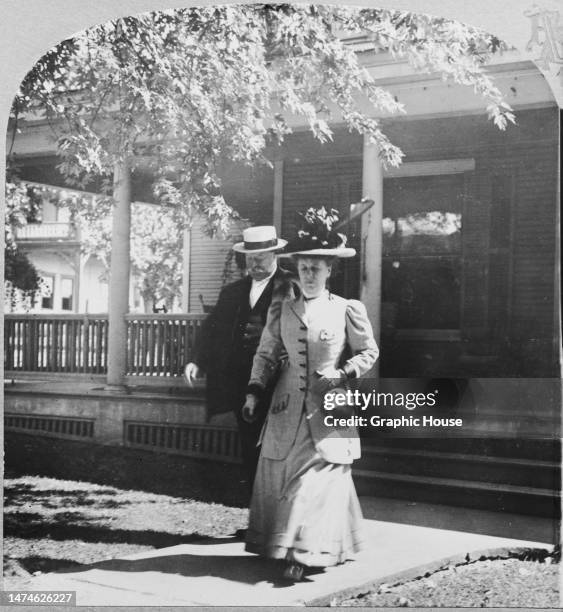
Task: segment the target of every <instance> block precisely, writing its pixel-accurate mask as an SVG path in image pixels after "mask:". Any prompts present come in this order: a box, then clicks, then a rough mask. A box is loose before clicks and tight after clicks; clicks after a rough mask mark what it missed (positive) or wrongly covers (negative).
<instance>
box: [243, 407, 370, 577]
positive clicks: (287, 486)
mask: <svg viewBox="0 0 563 612" xmlns="http://www.w3.org/2000/svg"><path fill="white" fill-rule="evenodd" d="M362 521H363V518H362V511H361V508H360V503H359V501H358V496H357V494H356V489H355V488H354V483H353V481H352V471H351V465H349V464H348V465H343V464H335V463H328V462H327V461H326V460H324V459H323V458H322V457H321V456H320V454H319V453H318V451H317V450H316V449H315V445H314V442H313V439H312V438H311V435H310V433H309V426H308V424H307V421H306V419H305V418H304V417H303V416H302V417H301V423H300V425H299V430H298V432H297V437H296V439H295V444H294V445H293V447H292V449H291V451H290V453H289V455H288V456H287V458H286V459H284V460H282V461H278V460H274V459H267V458H265V457H263V456H260V459H259V462H258V471H257V474H256V479H255V481H254V489H253V493H252V501H251V503H250V518H249V526H248V530H247V534H246V550H247V551H249V552H253V553H257V554H260V555H262V556H265V557H270V558H273V559H287V560H289V561H295V562H298V563H301V564H303V565H307V566H310V567H327V566H330V565H336V564H337V563H344V561H346V560H347V559H352V558H353V557H354V554H355V553H357V552H358V551H359V550H360V549H361V544H362V538H361V531H362Z"/></svg>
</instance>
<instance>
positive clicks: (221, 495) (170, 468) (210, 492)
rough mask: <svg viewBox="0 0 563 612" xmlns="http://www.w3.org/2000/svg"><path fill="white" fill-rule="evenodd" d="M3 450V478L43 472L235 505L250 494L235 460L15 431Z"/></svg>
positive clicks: (244, 501) (242, 503) (245, 502)
mask: <svg viewBox="0 0 563 612" xmlns="http://www.w3.org/2000/svg"><path fill="white" fill-rule="evenodd" d="M4 451H5V478H17V477H18V476H24V475H36V476H48V477H51V478H61V479H64V480H79V481H87V482H92V483H96V484H100V485H105V486H110V487H111V486H114V487H118V488H121V489H134V490H136V491H145V492H150V493H157V494H163V495H170V496H173V497H181V498H184V499H192V500H194V501H202V502H215V503H220V504H225V505H227V506H234V507H247V505H248V500H249V496H250V490H249V487H248V484H247V483H246V481H245V477H244V471H243V468H242V466H240V465H238V464H232V463H222V462H218V461H209V460H203V459H193V458H191V457H185V456H181V455H171V454H167V453H162V452H156V451H155V452H153V451H143V450H138V449H130V448H123V447H116V446H102V445H100V444H94V443H91V442H80V441H74V440H58V439H54V438H47V437H45V438H42V437H41V436H35V435H28V434H21V433H14V432H7V434H6V436H5V441H4ZM20 493H25V491H20ZM65 493H66V494H68V493H69V492H68V491H66V492H65ZM80 493H82V492H80ZM108 494H109V493H108ZM78 499H79V500H80V497H79V498H78ZM82 499H83V504H88V503H89V502H88V496H85V497H83V498H82ZM108 503H109V502H108Z"/></svg>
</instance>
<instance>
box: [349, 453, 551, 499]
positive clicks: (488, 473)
mask: <svg viewBox="0 0 563 612" xmlns="http://www.w3.org/2000/svg"><path fill="white" fill-rule="evenodd" d="M354 465H355V466H356V467H357V468H358V469H360V470H362V469H368V470H375V471H378V472H389V473H398V474H410V475H412V476H419V475H422V476H425V475H426V476H432V477H436V478H459V475H463V479H464V480H473V481H480V482H488V483H497V484H503V483H509V484H512V485H518V486H523V487H528V486H533V487H540V488H545V489H551V490H553V489H556V488H558V487H559V484H560V463H559V462H557V461H543V460H536V459H529V458H523V459H522V458H515V457H495V456H485V455H473V454H464V453H451V452H437V451H428V450H408V449H398V448H385V447H382V448H376V447H367V448H363V449H362V458H361V459H359V460H358V461H356V462H355V463H354Z"/></svg>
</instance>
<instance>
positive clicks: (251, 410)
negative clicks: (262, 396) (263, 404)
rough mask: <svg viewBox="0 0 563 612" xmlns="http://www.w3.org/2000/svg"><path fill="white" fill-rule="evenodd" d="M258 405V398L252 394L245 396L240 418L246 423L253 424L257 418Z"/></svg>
mask: <svg viewBox="0 0 563 612" xmlns="http://www.w3.org/2000/svg"><path fill="white" fill-rule="evenodd" d="M257 405H258V398H257V397H256V396H255V395H254V394H253V393H248V394H247V395H246V401H245V402H244V406H243V407H242V418H243V420H244V421H246V422H247V423H254V421H255V420H256V419H257V418H258V415H257V414H256V406H257Z"/></svg>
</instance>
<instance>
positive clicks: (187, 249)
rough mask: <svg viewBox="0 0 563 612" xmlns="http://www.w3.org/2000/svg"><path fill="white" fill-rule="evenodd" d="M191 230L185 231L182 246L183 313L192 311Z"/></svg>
mask: <svg viewBox="0 0 563 612" xmlns="http://www.w3.org/2000/svg"><path fill="white" fill-rule="evenodd" d="M191 238H192V234H191V229H185V230H184V240H183V245H182V267H183V274H182V312H189V310H190V254H191Z"/></svg>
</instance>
